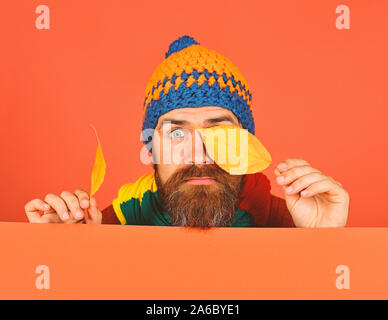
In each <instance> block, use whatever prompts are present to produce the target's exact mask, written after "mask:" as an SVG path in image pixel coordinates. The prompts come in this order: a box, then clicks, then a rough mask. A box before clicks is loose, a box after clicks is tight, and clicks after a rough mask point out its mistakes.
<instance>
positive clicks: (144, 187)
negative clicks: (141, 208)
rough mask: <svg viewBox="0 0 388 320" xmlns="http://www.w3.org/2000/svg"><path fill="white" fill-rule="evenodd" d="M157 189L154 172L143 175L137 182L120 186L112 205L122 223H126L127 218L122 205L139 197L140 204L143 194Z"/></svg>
mask: <svg viewBox="0 0 388 320" xmlns="http://www.w3.org/2000/svg"><path fill="white" fill-rule="evenodd" d="M156 190H157V186H156V182H155V176H154V174H153V173H149V174H145V175H143V176H141V177H140V178H139V179H138V180H137V181H136V182H133V183H127V184H124V185H123V186H121V187H120V189H119V193H118V197H117V198H116V199H114V200H113V202H112V205H113V209H114V211H115V213H116V216H117V218H118V219H119V220H120V223H121V224H126V220H125V217H124V214H123V212H122V211H121V207H120V205H121V204H122V203H124V202H126V201H129V200H132V199H138V200H139V202H140V205H141V203H142V200H143V195H144V194H145V193H146V192H147V191H151V192H155V191H156Z"/></svg>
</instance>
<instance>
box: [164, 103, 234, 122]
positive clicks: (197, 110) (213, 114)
mask: <svg viewBox="0 0 388 320" xmlns="http://www.w3.org/2000/svg"><path fill="white" fill-rule="evenodd" d="M223 116H228V117H230V118H231V119H232V120H234V121H235V122H236V123H238V119H237V117H236V116H235V115H234V114H233V112H232V111H230V110H228V109H225V108H222V107H216V106H210V107H208V106H206V107H190V108H179V109H174V110H171V111H169V112H167V113H165V114H164V115H162V116H161V117H160V118H159V120H158V125H159V124H161V122H163V121H164V120H167V119H168V120H171V119H174V120H191V121H206V120H208V119H211V118H218V117H223Z"/></svg>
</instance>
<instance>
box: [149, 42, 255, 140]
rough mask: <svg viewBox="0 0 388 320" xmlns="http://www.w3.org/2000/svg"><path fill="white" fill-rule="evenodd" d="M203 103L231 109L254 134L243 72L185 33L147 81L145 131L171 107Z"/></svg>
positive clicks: (173, 44) (249, 96)
mask: <svg viewBox="0 0 388 320" xmlns="http://www.w3.org/2000/svg"><path fill="white" fill-rule="evenodd" d="M201 106H219V107H223V108H225V109H228V110H230V111H232V112H233V113H234V115H235V116H236V117H237V118H238V119H239V121H240V123H241V124H242V126H243V128H245V129H247V130H248V131H249V132H250V133H252V134H254V133H255V124H254V121H253V117H252V95H251V92H250V89H249V85H248V83H247V81H246V80H245V78H244V77H243V76H242V74H241V73H240V71H239V70H238V69H237V68H236V67H235V66H234V65H233V63H232V62H231V61H230V60H229V59H227V58H225V57H224V56H222V55H221V54H219V53H217V52H216V51H214V50H209V49H206V48H204V47H202V46H201V45H199V43H198V42H196V41H195V40H194V39H193V38H191V37H189V36H183V37H180V38H178V39H177V40H175V41H174V42H172V43H171V44H170V47H169V49H168V52H167V53H166V56H165V60H163V61H162V63H161V64H160V65H159V66H158V67H157V68H156V69H155V71H154V73H153V74H152V76H151V78H150V80H149V82H148V84H147V87H146V90H145V100H144V120H143V130H145V129H154V128H155V127H156V124H157V122H158V119H159V117H160V116H162V115H163V114H165V113H167V112H169V111H171V110H174V109H178V108H188V107H201ZM147 142H148V141H145V143H147Z"/></svg>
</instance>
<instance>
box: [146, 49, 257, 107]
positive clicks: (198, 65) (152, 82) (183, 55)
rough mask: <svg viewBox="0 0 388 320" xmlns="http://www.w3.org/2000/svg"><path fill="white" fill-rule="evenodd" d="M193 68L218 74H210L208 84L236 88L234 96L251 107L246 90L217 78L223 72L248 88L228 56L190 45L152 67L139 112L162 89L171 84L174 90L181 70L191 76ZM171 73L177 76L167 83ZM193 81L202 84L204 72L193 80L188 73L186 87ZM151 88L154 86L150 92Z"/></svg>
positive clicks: (177, 85) (229, 81) (178, 83)
mask: <svg viewBox="0 0 388 320" xmlns="http://www.w3.org/2000/svg"><path fill="white" fill-rule="evenodd" d="M194 69H196V70H197V71H198V72H200V73H201V72H203V71H204V70H205V69H206V70H208V71H209V73H212V72H214V71H215V72H216V73H217V75H218V76H220V77H219V78H218V79H217V80H216V79H214V77H213V76H212V77H210V79H209V80H207V81H208V83H209V85H210V86H212V85H213V84H214V83H215V82H216V81H217V82H218V83H219V85H220V87H221V88H222V89H223V88H225V87H226V86H229V87H230V91H231V92H232V93H233V92H234V91H236V90H237V93H238V95H239V96H240V97H242V98H243V99H244V101H246V103H247V105H248V106H249V107H250V109H252V102H251V100H250V98H249V96H248V95H247V94H246V92H245V91H244V90H242V89H241V87H240V86H239V85H238V84H236V86H233V83H232V81H231V80H228V81H227V83H225V82H224V79H223V78H222V77H221V76H222V74H224V73H225V74H226V76H227V77H228V78H230V77H231V76H232V75H233V76H234V79H235V81H236V82H239V81H240V83H241V85H242V86H243V87H245V90H247V91H250V88H249V85H248V82H247V81H246V79H245V78H244V77H243V75H242V74H241V72H240V71H239V70H238V69H237V67H236V66H235V65H234V64H233V63H232V62H231V61H230V60H229V59H227V58H226V57H224V56H223V55H221V54H220V53H218V52H216V51H214V50H210V49H207V48H204V47H202V46H200V45H191V46H190V47H187V48H185V49H182V50H180V51H178V52H175V53H173V54H171V55H170V56H169V57H168V58H167V59H165V60H163V61H162V63H161V64H160V65H159V66H158V67H157V68H156V69H155V71H154V72H153V74H152V76H151V78H150V79H149V81H148V84H147V86H146V89H145V107H144V110H143V112H144V113H145V111H146V107H147V105H148V104H149V103H150V101H151V100H159V97H160V92H161V91H162V90H164V93H165V94H166V93H167V92H168V90H169V89H170V88H171V87H172V86H174V89H175V90H177V89H178V87H179V85H180V84H181V83H182V82H183V80H182V79H181V77H180V76H181V73H182V72H183V71H185V72H186V73H187V74H190V75H191V74H192V72H193V70H194ZM173 75H176V76H177V77H178V78H177V79H176V81H175V84H172V83H171V78H172V76H173ZM166 77H167V78H168V79H169V80H168V81H167V82H166V84H165V85H164V86H163V81H164V79H165V78H166ZM196 81H198V84H199V85H202V84H203V83H204V82H205V81H206V78H205V76H204V75H201V76H200V77H199V79H198V80H195V79H194V77H193V76H190V77H189V78H188V79H187V80H186V83H187V86H188V87H190V86H191V85H192V84H193V83H194V82H196ZM153 88H155V89H154V92H153V93H152V89H153Z"/></svg>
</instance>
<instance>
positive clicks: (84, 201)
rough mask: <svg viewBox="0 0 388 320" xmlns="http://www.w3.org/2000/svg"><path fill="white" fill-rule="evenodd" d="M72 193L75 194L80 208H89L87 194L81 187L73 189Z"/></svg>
mask: <svg viewBox="0 0 388 320" xmlns="http://www.w3.org/2000/svg"><path fill="white" fill-rule="evenodd" d="M74 194H75V195H76V196H77V198H78V201H79V203H80V206H81V208H83V209H86V208H89V205H90V203H89V200H90V199H89V194H88V193H87V192H86V191H84V190H81V189H77V190H75V191H74Z"/></svg>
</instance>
